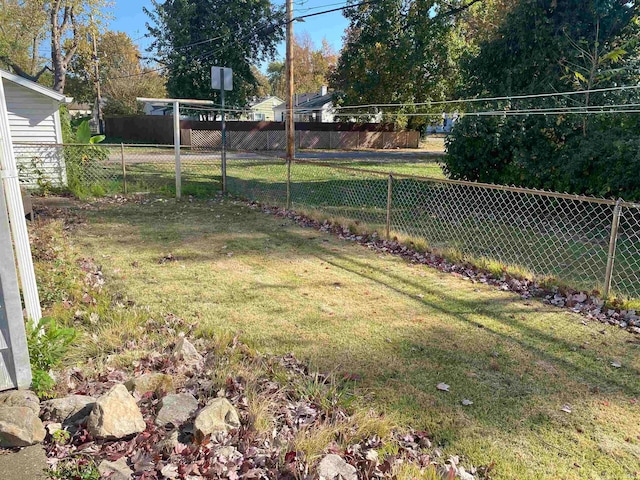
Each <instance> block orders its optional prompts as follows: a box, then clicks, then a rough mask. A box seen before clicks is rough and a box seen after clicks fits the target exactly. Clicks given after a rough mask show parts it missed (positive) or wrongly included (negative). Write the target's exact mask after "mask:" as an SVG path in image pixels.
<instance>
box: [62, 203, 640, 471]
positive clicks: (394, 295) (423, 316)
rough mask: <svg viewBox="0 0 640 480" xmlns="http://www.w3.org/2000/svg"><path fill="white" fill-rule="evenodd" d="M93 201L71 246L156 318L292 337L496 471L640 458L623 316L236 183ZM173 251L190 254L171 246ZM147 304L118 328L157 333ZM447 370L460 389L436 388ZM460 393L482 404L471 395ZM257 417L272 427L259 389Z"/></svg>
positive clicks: (631, 354)
mask: <svg viewBox="0 0 640 480" xmlns="http://www.w3.org/2000/svg"><path fill="white" fill-rule="evenodd" d="M86 213H87V215H88V217H89V222H88V224H87V225H85V226H82V227H80V229H78V230H77V231H74V232H73V236H72V238H73V240H74V242H75V246H76V248H77V249H78V251H80V252H82V253H83V255H85V256H93V257H94V258H96V259H99V261H100V263H101V264H102V267H103V271H104V274H105V276H106V277H107V279H108V281H109V282H110V283H111V284H114V285H115V286H116V288H117V290H119V291H121V292H123V294H124V295H125V297H126V298H127V299H130V300H133V301H135V302H139V303H143V304H145V305H149V312H151V315H152V316H153V317H154V318H156V319H158V318H164V316H166V315H168V314H169V313H173V314H175V315H178V316H179V317H180V318H183V319H185V320H184V322H185V325H183V326H181V327H178V328H183V329H191V330H193V331H194V332H195V334H196V335H198V336H200V337H202V338H204V339H209V338H212V337H214V336H223V337H224V336H227V337H233V335H235V334H236V333H238V332H242V337H243V339H245V340H246V341H247V342H248V343H249V344H250V346H251V347H252V348H255V349H258V350H260V351H264V352H273V353H285V352H288V351H293V352H295V353H296V354H297V355H298V356H299V357H301V358H305V359H308V361H309V362H310V363H311V364H312V365H314V366H315V367H317V368H318V369H319V370H321V371H331V372H335V373H336V377H338V378H340V377H342V376H345V377H347V378H356V379H357V383H356V392H357V395H356V396H355V397H353V398H349V399H348V400H349V402H350V403H349V405H351V406H352V408H354V409H359V410H367V409H369V408H372V407H373V408H375V409H376V410H377V411H379V412H382V413H383V414H385V415H388V416H391V417H392V418H394V421H395V420H397V421H398V422H400V423H401V424H407V425H408V424H411V425H413V426H415V427H416V428H418V429H422V430H425V431H428V432H430V433H431V434H432V435H433V436H434V438H435V440H436V441H437V442H438V443H439V444H441V445H442V446H443V449H444V452H445V454H447V453H451V454H459V453H462V454H464V456H465V457H466V458H468V459H469V460H470V461H471V463H472V464H473V465H476V466H480V465H490V464H491V463H492V462H495V464H496V465H495V470H494V478H497V479H511V478H518V479H534V478H541V477H545V478H566V479H582V478H585V479H587V478H610V479H617V478H625V477H629V476H632V475H633V474H634V472H636V471H637V458H638V456H639V455H640V442H639V441H638V440H637V439H638V435H640V431H639V430H638V428H639V427H638V425H640V412H639V411H638V408H637V404H636V403H635V402H636V399H637V398H638V397H639V396H640V380H639V379H640V376H639V375H638V373H639V372H640V355H638V353H639V352H638V350H639V348H640V343H639V342H637V341H636V339H635V337H633V336H630V335H629V333H627V332H625V331H621V330H619V329H616V328H610V327H603V326H602V325H601V324H597V323H589V324H587V325H583V324H582V318H581V317H579V316H577V315H573V314H570V313H568V312H566V311H564V310H560V309H556V308H553V307H549V306H545V305H543V304H540V303H537V302H528V301H523V300H522V299H520V298H519V297H517V296H515V295H513V294H510V293H508V292H501V291H497V290H495V289H492V288H490V287H486V286H483V285H474V284H470V283H468V282H464V281H462V280H460V279H457V278H455V277H452V276H450V275H446V274H442V273H439V272H437V271H433V270H430V269H428V268H425V267H421V266H414V265H410V264H407V263H406V262H404V261H402V260H401V259H398V258H395V257H390V256H381V255H376V254H374V253H373V252H370V251H367V250H366V249H364V248H362V247H361V246H359V245H354V244H350V243H346V242H341V241H338V240H337V239H335V238H334V237H332V236H329V235H324V234H321V233H319V232H317V231H314V230H310V229H302V228H299V227H297V226H296V225H294V224H292V223H291V222H290V221H288V220H283V219H281V218H274V217H270V216H267V215H264V214H262V213H261V212H259V211H256V210H255V209H250V208H248V207H246V206H245V205H244V204H242V203H239V202H235V201H232V200H228V199H220V198H218V199H215V200H210V201H194V202H193V203H178V204H176V203H173V202H150V203H149V204H147V205H137V204H125V205H111V204H100V205H97V206H96V208H95V209H91V210H88V211H87V212H86ZM169 253H171V254H172V255H173V256H174V257H175V258H176V259H177V261H174V262H167V263H159V260H160V259H162V258H163V257H165V256H166V255H167V254H169ZM141 322H142V318H141V319H139V320H136V319H131V318H130V319H128V320H127V321H126V322H124V323H122V324H117V323H114V324H113V327H112V330H111V331H110V335H112V336H113V339H112V340H110V341H109V342H106V343H107V344H112V345H114V346H115V344H116V343H117V341H121V342H123V343H121V345H128V344H129V342H135V344H134V347H132V348H134V350H135V347H138V348H139V347H140V346H142V345H145V344H148V343H149V340H148V339H147V338H146V330H145V328H144V325H142V324H141ZM109 323H110V322H109ZM187 325H188V326H187ZM601 331H604V332H605V333H604V334H603V333H601ZM156 341H158V342H160V343H161V342H162V341H166V338H165V339H163V338H161V335H158V336H157V340H156ZM96 348H97V345H94V346H91V347H90V348H89V347H87V346H86V345H78V346H77V349H78V358H81V357H82V356H83V355H87V354H89V353H93V354H96V355H101V356H104V355H107V354H108V352H109V350H110V349H109V348H106V349H105V350H104V351H99V350H95V349H96ZM120 351H121V352H122V351H123V349H122V348H121V350H120ZM129 355H130V356H133V354H129ZM126 359H127V360H129V359H130V357H127V358H126ZM613 361H619V362H621V364H622V365H623V366H622V368H619V369H616V368H613V367H612V366H611V362H613ZM440 382H445V383H448V384H449V385H451V389H450V390H451V391H450V392H449V393H444V392H439V391H437V390H436V388H435V386H436V385H437V384H438V383H440ZM312 387H313V386H309V385H306V386H300V387H299V388H301V389H302V390H304V389H305V388H306V389H308V390H309V391H311V393H310V394H313V388H312ZM464 398H467V399H471V400H473V402H474V404H473V405H472V406H470V407H464V406H462V405H461V401H462V399H464ZM565 404H570V405H571V407H572V413H571V414H567V413H565V412H562V411H561V408H562V406H563V405H565ZM255 417H256V419H257V420H256V425H261V428H266V426H267V425H268V423H269V414H268V411H265V410H264V408H262V407H261V406H260V405H259V404H256V406H255ZM312 443H313V442H312ZM320 443H321V442H320ZM305 448H306V447H305ZM308 450H309V452H312V451H314V450H317V448H316V447H314V445H312V444H310V445H309V446H308ZM576 465H578V466H576ZM408 475H410V473H409V474H408ZM407 478H409V477H407Z"/></svg>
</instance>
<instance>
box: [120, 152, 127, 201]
mask: <svg viewBox="0 0 640 480" xmlns="http://www.w3.org/2000/svg"><path fill="white" fill-rule="evenodd" d="M120 162H121V163H122V191H123V192H124V194H125V195H126V194H127V165H126V163H125V161H124V143H121V144H120Z"/></svg>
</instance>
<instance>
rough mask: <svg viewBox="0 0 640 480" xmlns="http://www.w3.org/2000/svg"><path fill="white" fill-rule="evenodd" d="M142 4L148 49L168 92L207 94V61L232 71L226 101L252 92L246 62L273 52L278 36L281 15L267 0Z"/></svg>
mask: <svg viewBox="0 0 640 480" xmlns="http://www.w3.org/2000/svg"><path fill="white" fill-rule="evenodd" d="M152 4H153V9H152V10H148V9H145V12H146V13H147V14H148V15H149V16H150V18H151V24H147V28H148V30H149V34H150V35H151V36H152V37H154V39H155V40H154V42H153V44H152V47H151V51H153V52H155V54H156V56H157V61H158V63H160V64H161V65H163V66H164V67H165V68H166V72H167V78H168V80H167V89H168V92H169V95H171V96H172V97H176V98H199V99H213V98H215V97H216V95H217V92H214V91H212V89H211V66H213V65H219V66H225V67H230V68H232V69H233V71H234V84H233V91H232V92H228V95H227V101H228V102H229V104H231V105H234V104H235V105H236V106H243V105H244V104H245V103H246V100H247V97H250V96H254V95H256V93H257V91H258V88H259V81H258V78H256V75H255V71H254V70H252V66H253V65H256V64H258V63H260V62H262V61H264V60H267V59H269V58H273V56H274V55H275V51H276V45H277V43H278V41H279V40H281V39H282V25H283V24H284V16H283V14H282V11H281V9H278V8H275V7H273V6H272V5H271V2H270V1H269V0H245V1H243V2H238V1H235V0H218V1H215V2H214V1H212V0H165V1H163V2H161V1H160V0H152Z"/></svg>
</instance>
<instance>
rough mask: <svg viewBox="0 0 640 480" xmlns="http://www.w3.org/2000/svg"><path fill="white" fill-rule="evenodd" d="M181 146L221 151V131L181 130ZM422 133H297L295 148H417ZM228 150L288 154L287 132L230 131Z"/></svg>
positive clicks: (228, 134)
mask: <svg viewBox="0 0 640 480" xmlns="http://www.w3.org/2000/svg"><path fill="white" fill-rule="evenodd" d="M181 136H182V145H185V146H190V147H192V148H196V149H197V148H201V149H213V150H218V149H220V148H222V133H221V132H220V131H219V130H192V129H185V130H182V135H181ZM419 141H420V133H419V132H413V131H407V132H330V131H304V130H303V131H297V132H296V148H299V149H322V150H333V149H337V150H359V149H362V148H375V149H394V148H418V143H419ZM227 148H228V149H230V150H258V151H265V150H285V149H286V137H285V132H284V131H277V130H276V131H265V130H263V131H229V132H227Z"/></svg>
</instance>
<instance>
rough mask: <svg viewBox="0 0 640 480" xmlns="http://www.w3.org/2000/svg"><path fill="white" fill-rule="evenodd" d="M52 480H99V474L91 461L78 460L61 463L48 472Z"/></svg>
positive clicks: (86, 459) (85, 459)
mask: <svg viewBox="0 0 640 480" xmlns="http://www.w3.org/2000/svg"><path fill="white" fill-rule="evenodd" d="M48 474H49V478H51V479H53V480H99V479H100V472H98V468H97V467H96V464H95V463H94V462H93V460H91V459H88V458H79V459H77V460H67V461H62V462H60V463H59V464H58V465H56V467H55V468H54V469H53V470H50V471H49V472H48Z"/></svg>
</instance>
